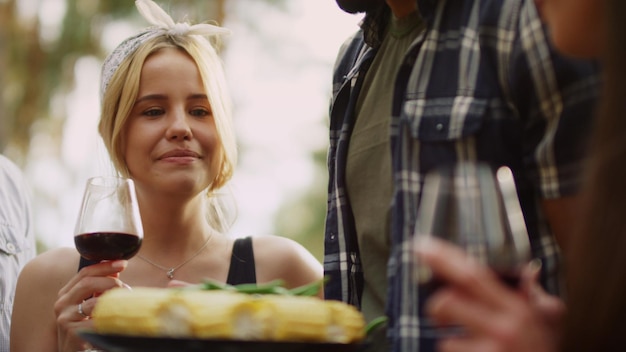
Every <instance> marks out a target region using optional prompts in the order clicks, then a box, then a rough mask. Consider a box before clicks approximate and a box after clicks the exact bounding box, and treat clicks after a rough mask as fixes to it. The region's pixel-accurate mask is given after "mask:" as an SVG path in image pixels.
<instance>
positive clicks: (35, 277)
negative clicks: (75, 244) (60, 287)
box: [20, 247, 80, 285]
mask: <svg viewBox="0 0 626 352" xmlns="http://www.w3.org/2000/svg"><path fill="white" fill-rule="evenodd" d="M79 260H80V256H79V254H78V252H77V251H76V249H75V248H69V247H59V248H54V249H50V250H47V251H45V252H43V253H41V254H39V255H37V256H36V257H35V258H33V259H32V260H30V261H29V262H28V263H27V264H26V265H25V266H24V268H23V269H22V272H21V273H20V277H21V278H22V279H23V280H28V281H30V282H32V283H33V284H38V285H45V284H46V283H49V282H63V284H65V282H67V280H68V279H69V278H70V277H71V276H73V275H74V274H76V272H77V271H78V262H79Z"/></svg>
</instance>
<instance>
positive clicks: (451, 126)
mask: <svg viewBox="0 0 626 352" xmlns="http://www.w3.org/2000/svg"><path fill="white" fill-rule="evenodd" d="M487 102H488V100H487V99H480V98H475V97H467V96H457V97H444V98H429V99H413V100H408V101H407V102H406V103H405V105H404V116H406V117H407V118H408V120H409V121H408V124H409V126H410V129H411V135H412V136H413V138H416V139H418V140H419V141H420V142H422V143H429V142H432V143H436V142H446V141H450V142H452V141H456V140H459V139H463V138H465V137H468V136H471V135H474V134H476V133H478V131H479V130H480V129H481V127H482V126H483V124H484V120H485V116H486V112H487V105H488V104H487Z"/></svg>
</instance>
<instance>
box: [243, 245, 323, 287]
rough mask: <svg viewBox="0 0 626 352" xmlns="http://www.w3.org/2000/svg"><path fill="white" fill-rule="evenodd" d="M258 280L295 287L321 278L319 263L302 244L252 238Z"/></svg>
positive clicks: (321, 270)
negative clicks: (278, 282)
mask: <svg viewBox="0 0 626 352" xmlns="http://www.w3.org/2000/svg"><path fill="white" fill-rule="evenodd" d="M252 243H253V250H254V261H255V263H256V270H257V279H258V281H259V282H266V281H271V280H275V279H279V278H280V279H283V280H284V281H285V283H286V285H287V286H288V287H296V286H300V285H304V284H307V283H310V282H312V281H316V280H319V279H321V278H322V276H323V269H322V265H321V264H320V262H319V261H318V260H317V259H316V258H315V256H313V254H311V252H309V251H308V250H307V249H306V248H305V247H304V246H302V245H301V244H300V243H298V242H296V241H294V240H293V239H290V238H287V237H282V236H272V235H266V236H254V237H253V238H252Z"/></svg>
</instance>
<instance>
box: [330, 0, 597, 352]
mask: <svg viewBox="0 0 626 352" xmlns="http://www.w3.org/2000/svg"><path fill="white" fill-rule="evenodd" d="M337 4H338V5H339V6H340V7H341V8H342V9H343V10H345V11H347V12H350V13H359V12H365V17H364V19H363V21H362V22H361V30H359V31H358V32H357V33H356V34H355V35H354V36H352V37H351V38H349V39H348V40H347V41H346V42H345V43H344V45H343V46H342V48H341V49H340V52H339V54H338V57H337V60H336V63H335V72H334V75H333V96H332V101H331V107H330V148H329V155H328V166H329V196H328V212H327V217H326V231H325V232H326V233H325V257H324V258H325V260H324V267H325V274H326V275H327V276H328V278H329V281H328V282H327V284H326V285H325V297H326V298H327V299H337V300H342V301H345V302H348V303H351V304H353V305H355V306H357V307H359V308H360V309H361V310H362V311H363V313H364V315H365V317H366V319H367V320H372V319H373V318H375V317H377V316H380V315H387V316H388V319H389V320H388V331H387V333H386V334H387V336H388V338H389V340H390V344H391V345H390V346H389V347H387V346H384V341H383V342H381V341H378V342H379V343H380V344H378V343H377V346H376V347H374V348H373V350H379V351H384V350H389V349H390V350H392V351H411V352H413V351H430V350H433V349H434V343H435V341H436V331H434V330H433V329H436V327H435V326H433V325H432V324H431V323H430V321H429V320H428V319H427V317H425V315H424V312H423V309H422V305H423V303H424V301H425V298H426V297H425V294H424V293H423V292H419V290H418V288H417V286H416V285H415V281H414V279H413V278H414V273H413V256H414V255H413V252H412V245H411V244H412V238H413V232H414V227H415V220H416V219H415V217H416V212H417V209H418V208H419V199H420V197H421V186H422V183H423V179H424V175H425V174H426V173H428V172H429V171H430V170H432V169H433V168H436V167H438V166H441V165H444V164H448V163H453V162H456V161H461V160H463V161H480V162H485V163H487V164H489V165H491V166H492V167H493V168H494V169H495V168H497V167H499V166H502V165H506V166H508V167H509V168H510V169H511V170H512V171H513V173H514V176H515V180H516V186H517V189H518V190H520V199H521V203H522V204H521V205H522V209H523V212H524V216H525V221H526V225H527V228H528V229H529V235H530V240H531V243H532V249H533V255H534V256H535V257H537V258H540V259H541V260H542V262H543V265H542V268H541V273H540V277H541V283H542V285H543V286H544V287H545V288H546V289H547V290H548V291H549V292H551V293H554V294H557V293H559V290H560V286H561V282H560V280H559V271H560V270H561V268H560V260H561V259H560V250H561V249H563V250H567V247H568V236H569V233H570V228H569V226H570V225H571V221H569V219H570V218H571V216H572V214H573V212H574V211H575V205H576V199H577V198H576V194H577V191H578V186H579V183H580V173H581V165H582V161H583V160H584V157H585V152H586V147H587V142H588V140H587V137H588V131H589V127H590V125H591V120H592V115H593V113H592V112H593V109H594V104H595V100H596V96H597V86H598V81H599V80H598V75H597V66H596V65H595V64H594V63H590V62H586V61H585V62H583V61H578V60H572V59H567V58H564V57H562V56H561V55H559V54H558V53H556V52H555V51H554V50H553V48H552V47H551V45H550V43H549V41H548V38H547V32H546V30H545V28H544V27H543V26H542V23H541V21H540V18H539V14H538V12H537V9H536V7H535V5H534V3H533V2H532V1H530V0H512V1H503V0H474V1H460V0H448V1H443V0H441V1H427V0H418V1H414V0H387V1H384V0H368V1H365V0H337ZM557 241H558V243H557ZM378 339H381V337H380V336H379V337H378Z"/></svg>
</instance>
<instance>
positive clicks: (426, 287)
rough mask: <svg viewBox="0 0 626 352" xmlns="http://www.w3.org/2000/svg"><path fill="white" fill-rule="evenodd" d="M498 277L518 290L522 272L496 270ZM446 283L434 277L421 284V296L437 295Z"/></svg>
mask: <svg viewBox="0 0 626 352" xmlns="http://www.w3.org/2000/svg"><path fill="white" fill-rule="evenodd" d="M494 271H495V273H496V275H497V276H498V278H499V279H500V281H502V283H504V284H505V285H507V286H508V287H510V288H512V289H514V290H516V289H517V288H518V287H519V284H520V280H521V278H520V272H519V271H516V270H496V269H494ZM445 285H446V283H445V282H444V281H442V280H441V279H439V278H437V277H433V278H431V279H430V280H428V281H426V282H424V283H420V284H419V286H418V287H419V291H420V292H421V294H423V295H426V296H430V295H431V294H433V293H435V291H437V290H438V289H440V288H442V287H443V286H445Z"/></svg>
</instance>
